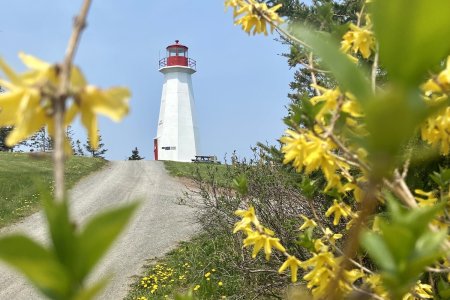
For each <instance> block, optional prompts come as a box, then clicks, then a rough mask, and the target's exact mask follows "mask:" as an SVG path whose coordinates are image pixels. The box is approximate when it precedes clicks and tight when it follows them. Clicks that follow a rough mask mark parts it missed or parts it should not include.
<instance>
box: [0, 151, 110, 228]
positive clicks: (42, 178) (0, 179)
mask: <svg viewBox="0 0 450 300" xmlns="http://www.w3.org/2000/svg"><path fill="white" fill-rule="evenodd" d="M105 164H106V161H105V160H103V159H94V158H87V157H78V156H74V157H72V158H70V159H69V160H68V161H67V163H66V170H65V174H66V187H67V188H71V187H72V186H73V185H74V184H75V183H76V182H77V181H78V180H80V179H81V178H82V177H84V176H86V175H88V174H89V173H91V172H93V171H96V170H98V169H99V168H101V167H102V166H103V165H105ZM52 172H53V169H52V162H51V159H50V156H49V157H45V158H40V159H33V158H31V157H30V156H29V155H28V154H23V153H8V152H0V227H3V226H5V225H7V224H11V223H12V222H15V221H17V220H19V219H21V218H23V217H25V216H28V215H30V214H31V213H33V212H35V211H37V210H38V208H39V203H40V199H39V192H38V189H37V187H36V184H35V183H36V182H37V183H38V184H42V185H43V186H45V187H49V188H52V183H53V173H52Z"/></svg>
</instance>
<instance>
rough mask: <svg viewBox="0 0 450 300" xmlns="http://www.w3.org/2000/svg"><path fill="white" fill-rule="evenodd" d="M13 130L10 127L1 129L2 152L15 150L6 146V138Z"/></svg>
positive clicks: (0, 143)
mask: <svg viewBox="0 0 450 300" xmlns="http://www.w3.org/2000/svg"><path fill="white" fill-rule="evenodd" d="M12 129H13V128H12V127H10V126H8V127H1V128H0V151H12V150H13V147H8V146H7V145H6V144H5V141H6V137H7V136H8V134H9V133H10V132H11V131H12Z"/></svg>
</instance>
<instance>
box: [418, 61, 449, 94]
mask: <svg viewBox="0 0 450 300" xmlns="http://www.w3.org/2000/svg"><path fill="white" fill-rule="evenodd" d="M422 90H424V91H425V93H426V94H431V93H442V92H448V91H450V56H449V57H447V67H446V68H445V70H443V71H441V72H440V73H439V74H438V75H437V76H436V78H433V79H429V80H428V81H427V82H426V83H425V84H424V85H422Z"/></svg>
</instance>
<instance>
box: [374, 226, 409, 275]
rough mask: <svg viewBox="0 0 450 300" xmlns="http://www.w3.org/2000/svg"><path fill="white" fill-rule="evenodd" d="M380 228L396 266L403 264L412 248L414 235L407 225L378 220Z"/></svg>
mask: <svg viewBox="0 0 450 300" xmlns="http://www.w3.org/2000/svg"><path fill="white" fill-rule="evenodd" d="M380 229H381V231H382V232H383V240H384V242H385V243H386V245H387V247H388V248H389V251H390V252H391V255H392V256H393V257H394V260H395V262H396V264H397V266H399V265H400V264H402V265H404V264H405V263H406V262H407V259H408V258H409V256H410V254H411V252H412V251H413V249H414V243H415V237H414V235H413V233H412V232H411V231H410V230H409V229H408V228H407V227H404V226H401V225H399V224H388V223H386V222H380ZM399 237H401V238H399Z"/></svg>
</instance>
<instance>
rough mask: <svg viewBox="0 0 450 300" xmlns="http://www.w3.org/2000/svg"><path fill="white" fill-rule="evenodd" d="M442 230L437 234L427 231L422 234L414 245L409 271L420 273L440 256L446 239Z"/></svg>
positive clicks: (445, 234)
mask: <svg viewBox="0 0 450 300" xmlns="http://www.w3.org/2000/svg"><path fill="white" fill-rule="evenodd" d="M446 237H447V233H446V232H445V231H444V230H441V231H439V232H431V231H428V232H426V233H425V234H423V235H422V236H421V237H420V238H419V239H418V240H417V243H416V247H415V249H414V253H413V256H412V257H411V260H412V263H411V265H410V269H411V270H412V272H414V271H415V272H422V271H423V269H424V268H425V267H426V266H428V265H430V264H431V263H433V262H434V261H435V260H436V259H437V258H439V256H441V255H442V249H441V246H442V242H443V241H444V240H445V239H446Z"/></svg>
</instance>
